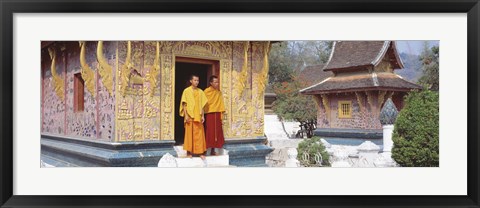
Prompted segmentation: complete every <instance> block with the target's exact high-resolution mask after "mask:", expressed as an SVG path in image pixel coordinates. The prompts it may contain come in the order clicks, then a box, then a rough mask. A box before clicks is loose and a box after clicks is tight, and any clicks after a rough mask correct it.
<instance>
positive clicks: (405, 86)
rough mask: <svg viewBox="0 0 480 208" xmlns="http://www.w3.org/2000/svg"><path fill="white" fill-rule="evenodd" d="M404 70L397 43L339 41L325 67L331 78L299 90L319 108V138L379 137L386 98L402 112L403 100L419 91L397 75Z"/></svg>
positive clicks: (317, 130) (412, 84)
mask: <svg viewBox="0 0 480 208" xmlns="http://www.w3.org/2000/svg"><path fill="white" fill-rule="evenodd" d="M402 68H404V66H403V63H402V60H401V59H400V57H399V55H398V52H397V49H396V46H395V41H336V42H335V43H334V45H333V48H332V53H331V54H330V58H329V61H328V62H327V64H326V65H325V67H324V68H323V71H324V73H323V75H322V76H324V74H325V72H331V73H332V75H331V76H328V77H327V78H325V79H323V80H322V81H320V82H318V83H316V84H314V85H311V86H309V87H307V88H305V89H302V90H301V91H300V92H301V93H302V94H305V95H313V97H314V99H315V101H316V104H317V107H318V108H317V110H318V115H317V129H316V130H315V131H314V134H315V135H318V136H325V137H346V138H355V137H359V138H381V137H382V126H381V124H380V119H379V115H380V110H381V108H382V106H383V104H384V103H385V101H386V100H387V99H388V98H391V99H392V100H393V102H394V104H395V106H396V107H397V108H398V109H399V110H401V109H402V108H403V98H404V96H405V95H406V94H407V93H408V92H410V91H411V90H414V89H421V87H420V86H419V85H417V84H414V83H411V82H409V81H407V80H405V79H403V78H402V77H401V76H399V75H397V74H395V73H394V71H395V70H401V69H402Z"/></svg>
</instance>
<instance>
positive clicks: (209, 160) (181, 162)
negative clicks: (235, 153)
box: [175, 155, 229, 168]
mask: <svg viewBox="0 0 480 208" xmlns="http://www.w3.org/2000/svg"><path fill="white" fill-rule="evenodd" d="M175 160H176V162H177V167H179V168H201V167H228V166H229V163H228V155H218V156H206V157H205V160H202V159H201V158H200V157H191V158H175Z"/></svg>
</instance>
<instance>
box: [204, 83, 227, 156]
mask: <svg viewBox="0 0 480 208" xmlns="http://www.w3.org/2000/svg"><path fill="white" fill-rule="evenodd" d="M205 96H206V97H207V104H206V105H205V140H206V142H207V148H222V147H223V144H224V143H225V138H224V136H223V128H222V113H223V112H225V105H224V104H223V96H222V93H221V92H220V91H219V90H217V89H215V88H213V87H208V88H207V89H205Z"/></svg>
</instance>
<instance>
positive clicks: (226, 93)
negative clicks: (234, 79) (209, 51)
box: [220, 59, 232, 137]
mask: <svg viewBox="0 0 480 208" xmlns="http://www.w3.org/2000/svg"><path fill="white" fill-rule="evenodd" d="M231 66H232V64H231V60H223V59H222V60H220V67H221V70H220V80H221V82H222V84H221V86H222V93H223V100H224V104H225V113H224V114H223V124H224V129H223V130H224V133H225V136H227V137H231V135H232V132H231V123H232V115H231V113H232V111H231V110H232V109H231V105H230V102H231V94H230V84H231V74H230V72H231V71H232V70H231V69H232V67H231Z"/></svg>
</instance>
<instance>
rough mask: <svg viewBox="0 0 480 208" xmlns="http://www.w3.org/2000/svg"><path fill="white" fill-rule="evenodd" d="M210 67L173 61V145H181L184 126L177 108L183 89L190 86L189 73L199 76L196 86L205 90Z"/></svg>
mask: <svg viewBox="0 0 480 208" xmlns="http://www.w3.org/2000/svg"><path fill="white" fill-rule="evenodd" d="M212 68H213V66H212V65H210V64H197V63H184V62H176V63H175V145H182V144H183V140H184V134H185V128H184V126H183V117H181V116H180V114H179V109H180V99H181V98H182V93H183V90H184V89H185V88H187V87H188V86H190V82H189V79H190V75H192V74H195V75H197V76H198V77H199V78H200V83H199V84H198V87H199V88H200V89H202V90H205V88H207V87H208V76H209V75H211V74H212Z"/></svg>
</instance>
